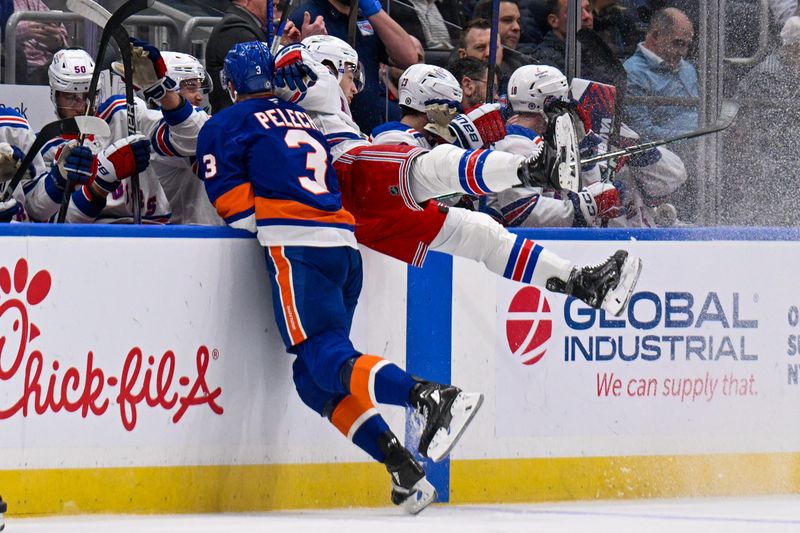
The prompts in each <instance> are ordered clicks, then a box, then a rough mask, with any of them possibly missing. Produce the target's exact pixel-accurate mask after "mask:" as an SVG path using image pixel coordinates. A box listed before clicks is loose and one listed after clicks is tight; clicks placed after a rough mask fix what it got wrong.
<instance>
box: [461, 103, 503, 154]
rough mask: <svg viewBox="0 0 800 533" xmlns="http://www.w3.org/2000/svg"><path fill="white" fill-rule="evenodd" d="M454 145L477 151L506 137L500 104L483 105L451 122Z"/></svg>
mask: <svg viewBox="0 0 800 533" xmlns="http://www.w3.org/2000/svg"><path fill="white" fill-rule="evenodd" d="M450 133H451V134H452V136H453V137H454V138H455V140H454V141H453V144H455V145H456V146H459V147H461V148H464V149H472V150H476V149H478V148H483V147H484V146H488V145H490V144H492V143H495V142H497V141H499V140H500V139H502V138H503V137H505V136H506V125H505V123H504V122H503V119H502V117H501V116H500V104H483V105H480V106H477V107H475V108H473V109H472V110H470V111H468V112H467V113H464V114H462V115H457V116H456V117H455V118H454V119H453V120H452V121H451V122H450Z"/></svg>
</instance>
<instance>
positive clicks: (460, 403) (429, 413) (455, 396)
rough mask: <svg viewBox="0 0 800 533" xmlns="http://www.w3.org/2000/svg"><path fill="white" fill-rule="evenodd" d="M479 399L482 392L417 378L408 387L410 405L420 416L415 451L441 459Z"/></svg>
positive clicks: (463, 429) (452, 444)
mask: <svg viewBox="0 0 800 533" xmlns="http://www.w3.org/2000/svg"><path fill="white" fill-rule="evenodd" d="M482 403H483V394H480V393H468V392H464V391H462V390H461V389H459V388H458V387H454V386H453V385H440V384H438V383H433V382H430V381H420V382H419V383H417V384H416V385H415V386H414V388H413V389H412V390H411V405H412V406H413V407H414V408H415V409H416V411H417V415H418V416H420V417H421V418H422V423H423V424H422V426H423V429H422V434H421V435H420V438H419V453H420V455H422V456H423V457H427V458H429V459H431V460H432V461H434V462H438V461H441V460H442V459H444V458H445V457H446V456H447V454H448V453H450V450H452V449H453V446H455V445H456V442H458V439H460V438H461V435H463V434H464V431H465V430H466V429H467V426H468V425H469V423H470V422H472V419H473V418H474V417H475V414H476V413H477V412H478V409H480V407H481V404H482Z"/></svg>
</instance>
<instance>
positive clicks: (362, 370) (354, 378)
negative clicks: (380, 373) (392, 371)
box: [350, 355, 386, 401]
mask: <svg viewBox="0 0 800 533" xmlns="http://www.w3.org/2000/svg"><path fill="white" fill-rule="evenodd" d="M384 361H386V359H384V358H383V357H378V356H377V355H362V356H361V357H359V358H358V359H356V364H355V365H354V366H353V373H352V374H351V375H350V394H353V395H355V396H360V397H361V398H366V399H367V400H369V401H372V400H373V399H374V398H375V391H373V390H372V387H371V381H372V380H371V379H370V377H371V374H372V369H373V368H375V365H378V364H381V363H383V362H384Z"/></svg>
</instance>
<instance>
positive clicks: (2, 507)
mask: <svg viewBox="0 0 800 533" xmlns="http://www.w3.org/2000/svg"><path fill="white" fill-rule="evenodd" d="M6 511H8V505H6V502H4V501H3V497H2V496H0V531H3V530H4V529H5V528H6V522H5V520H4V519H3V515H4V514H5V513H6Z"/></svg>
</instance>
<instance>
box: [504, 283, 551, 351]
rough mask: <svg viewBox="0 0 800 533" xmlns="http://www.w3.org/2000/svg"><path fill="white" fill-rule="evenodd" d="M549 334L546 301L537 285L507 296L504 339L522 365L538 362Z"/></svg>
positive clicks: (549, 320) (548, 315) (548, 316)
mask: <svg viewBox="0 0 800 533" xmlns="http://www.w3.org/2000/svg"><path fill="white" fill-rule="evenodd" d="M552 334H553V320H552V318H551V312H550V302H548V301H547V298H546V297H545V296H544V294H542V291H541V290H539V289H538V288H537V287H533V286H529V287H523V288H522V289H520V290H519V291H517V293H516V294H515V295H514V296H513V297H512V298H511V303H510V304H509V305H508V314H507V319H506V340H507V341H508V347H509V349H510V350H511V353H512V354H513V355H514V357H515V358H518V359H520V361H521V362H522V364H524V365H533V364H536V363H538V362H539V361H541V359H542V358H543V357H544V355H545V353H546V352H547V346H548V341H549V340H550V337H551V336H552Z"/></svg>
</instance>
